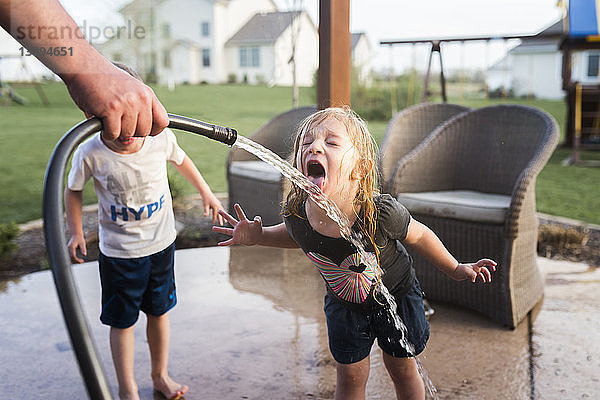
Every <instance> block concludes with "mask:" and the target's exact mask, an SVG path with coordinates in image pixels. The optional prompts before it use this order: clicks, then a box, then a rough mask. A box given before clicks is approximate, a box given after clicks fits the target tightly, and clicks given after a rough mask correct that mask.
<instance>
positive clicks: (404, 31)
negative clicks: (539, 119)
mask: <svg viewBox="0 0 600 400" xmlns="http://www.w3.org/2000/svg"><path fill="white" fill-rule="evenodd" d="M129 1H130V0H103V1H89V0H61V3H62V4H63V6H64V7H65V8H66V9H67V11H68V12H69V13H70V14H71V16H72V17H73V19H75V21H76V22H77V23H78V24H79V25H81V24H83V23H84V21H85V23H87V25H88V26H90V25H94V26H119V25H121V24H123V20H122V18H121V16H120V14H119V13H118V11H117V10H118V9H119V8H120V7H121V6H122V5H124V4H126V3H128V2H129ZM247 1H252V0H247ZM274 1H275V3H276V5H277V6H278V7H279V8H280V9H281V10H285V9H290V8H294V7H297V6H299V5H300V6H302V8H304V9H305V10H307V11H308V13H309V15H310V16H311V18H312V19H313V21H314V22H315V25H317V26H318V8H319V1H318V0H274ZM557 1H558V0H418V1H408V0H350V30H351V32H364V33H366V34H367V37H368V39H369V41H370V43H371V46H372V54H373V55H372V65H373V67H374V68H375V69H376V70H381V71H383V70H386V71H387V70H389V69H390V68H392V69H393V70H394V71H395V72H398V73H399V72H402V71H404V70H406V69H408V68H411V67H413V66H414V67H416V68H418V69H421V70H422V69H424V68H425V67H426V64H427V60H428V55H429V47H428V45H420V46H414V47H413V46H411V45H403V46H394V47H389V46H385V47H384V46H381V45H379V41H381V40H405V39H414V38H435V37H468V36H494V35H520V34H535V33H537V32H539V31H540V30H542V29H543V28H545V27H547V26H549V25H551V24H552V23H553V22H555V21H556V20H558V19H559V18H560V17H561V10H560V9H559V8H558V7H557V5H556V4H557ZM517 44H518V41H514V40H513V41H510V42H505V41H493V42H490V43H488V44H485V43H482V42H470V43H469V44H464V45H461V44H460V43H455V44H447V45H445V47H443V48H442V53H443V59H444V60H443V62H444V69H445V70H450V71H452V70H458V69H470V70H476V69H483V68H485V67H486V66H489V65H492V64H494V63H495V62H496V61H498V60H499V59H501V58H502V57H503V55H504V54H505V53H506V51H508V50H509V49H510V48H511V47H513V46H515V45H517ZM433 67H434V70H435V69H437V68H438V62H437V59H436V58H434V63H433Z"/></svg>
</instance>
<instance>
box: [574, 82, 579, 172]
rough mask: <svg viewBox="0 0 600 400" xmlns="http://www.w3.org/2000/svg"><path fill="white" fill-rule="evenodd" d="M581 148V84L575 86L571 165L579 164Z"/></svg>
mask: <svg viewBox="0 0 600 400" xmlns="http://www.w3.org/2000/svg"><path fill="white" fill-rule="evenodd" d="M580 147H581V83H579V82H578V83H577V84H576V86H575V137H574V140H573V163H575V164H576V165H578V164H579V162H580V158H579V149H580Z"/></svg>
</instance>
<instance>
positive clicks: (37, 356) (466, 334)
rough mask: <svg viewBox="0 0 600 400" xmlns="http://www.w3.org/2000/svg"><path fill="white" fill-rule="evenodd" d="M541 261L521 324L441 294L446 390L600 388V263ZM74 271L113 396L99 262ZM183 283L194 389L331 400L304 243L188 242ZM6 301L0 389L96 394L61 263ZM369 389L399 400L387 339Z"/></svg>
mask: <svg viewBox="0 0 600 400" xmlns="http://www.w3.org/2000/svg"><path fill="white" fill-rule="evenodd" d="M538 261H539V266H540V268H541V269H542V272H543V273H544V274H545V275H546V291H545V298H544V301H543V303H542V304H541V306H540V307H539V309H538V310H537V315H536V316H535V317H534V318H532V319H526V320H525V321H523V322H522V323H521V324H520V325H519V326H518V327H517V328H516V329H515V330H507V329H505V328H502V327H500V326H498V325H496V324H494V323H493V322H491V321H489V320H487V319H485V318H483V317H480V316H478V315H476V314H474V313H472V312H470V311H467V310H463V309H459V308H457V307H454V306H449V305H443V304H435V303H434V304H433V306H434V308H435V310H436V313H435V314H434V315H433V317H432V318H431V321H430V322H431V339H430V341H429V343H428V346H427V349H426V351H425V352H424V353H423V354H422V355H421V356H420V359H421V361H422V363H423V365H424V367H425V368H426V370H427V371H428V373H429V375H430V378H431V380H432V381H433V383H434V384H435V386H436V387H437V389H438V391H439V397H440V398H441V399H581V398H589V399H597V398H600V380H599V379H600V378H599V377H600V346H599V345H598V343H600V313H599V311H600V270H598V269H592V268H588V266H587V265H585V264H580V263H569V262H557V261H552V260H548V259H545V258H539V260H538ZM74 274H75V278H76V280H77V283H78V287H79V291H80V295H81V297H82V301H83V305H84V308H85V310H86V313H87V315H88V321H89V324H90V327H91V330H92V333H93V335H94V338H95V341H96V346H97V348H98V351H99V353H100V356H101V359H102V362H103V365H104V369H105V371H106V374H107V377H108V380H109V382H110V383H111V386H112V388H113V393H116V387H115V386H114V383H115V382H116V379H115V376H114V372H113V367H112V362H111V358H110V351H109V347H108V328H106V327H105V326H103V325H101V324H100V322H99V321H98V315H99V312H100V283H99V279H98V271H97V264H96V263H87V264H83V265H80V266H76V267H74ZM176 280H177V290H178V301H179V302H178V305H177V307H175V309H174V310H173V311H172V312H171V313H170V316H171V325H172V334H171V353H170V354H171V355H170V368H169V369H170V373H171V375H172V376H173V377H174V378H175V379H176V380H178V381H179V382H181V383H185V384H187V385H189V386H190V391H189V393H188V394H187V395H186V396H185V398H186V399H188V400H190V399H331V398H333V391H334V385H335V366H334V363H333V359H332V358H331V355H330V354H329V350H328V348H327V331H326V327H325V322H324V315H323V312H322V298H323V295H324V287H323V283H322V282H321V278H320V277H319V276H318V274H317V272H316V271H315V269H314V268H313V267H312V265H311V264H309V262H308V261H307V260H306V258H305V257H304V256H303V255H302V254H301V253H300V252H299V251H298V250H281V249H269V248H260V247H254V248H243V247H236V248H231V249H228V248H215V247H210V248H202V249H191V250H180V251H177V253H176ZM0 304H2V309H1V312H0V326H2V329H0V343H1V344H0V359H1V360H2V361H3V362H2V367H0V398H2V399H22V398H26V399H64V398H68V399H84V398H86V392H85V388H84V386H83V381H82V379H81V377H80V375H79V370H78V367H77V364H76V361H75V358H74V353H73V351H72V348H71V344H70V342H69V339H68V335H67V332H66V330H65V325H64V322H63V318H62V314H61V312H60V307H59V304H58V300H57V297H56V293H55V289H54V284H53V280H52V276H51V273H50V272H49V271H44V272H39V273H34V274H30V275H27V276H25V277H23V278H21V279H19V280H16V281H5V282H0ZM140 319H141V320H140V321H139V322H138V324H137V325H136V379H137V381H138V385H139V387H140V394H141V397H142V398H143V399H153V398H154V397H155V396H157V395H155V394H153V391H152V387H151V382H150V378H149V364H150V363H149V356H148V351H147V346H146V342H145V330H144V328H145V323H144V320H143V319H144V317H143V316H141V317H140ZM367 390H368V395H367V398H369V399H391V398H394V395H393V389H392V385H391V381H390V380H389V377H388V376H387V373H386V372H385V368H384V367H383V362H382V358H381V355H380V352H379V350H377V346H374V350H373V352H372V357H371V377H370V379H369V384H368V387H367ZM156 398H159V397H156Z"/></svg>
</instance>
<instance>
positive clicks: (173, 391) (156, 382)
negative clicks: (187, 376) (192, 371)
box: [152, 376, 189, 400]
mask: <svg viewBox="0 0 600 400" xmlns="http://www.w3.org/2000/svg"><path fill="white" fill-rule="evenodd" d="M152 383H153V386H154V390H156V391H157V392H160V393H161V394H162V395H163V396H165V397H166V398H167V399H169V400H177V399H180V398H182V397H183V395H184V394H185V393H186V392H187V391H188V390H189V388H188V387H187V386H186V385H180V384H179V383H177V382H175V381H174V380H173V379H171V378H170V377H169V376H166V377H163V378H156V379H154V378H153V379H152Z"/></svg>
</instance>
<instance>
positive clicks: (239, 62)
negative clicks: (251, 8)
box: [225, 11, 319, 86]
mask: <svg viewBox="0 0 600 400" xmlns="http://www.w3.org/2000/svg"><path fill="white" fill-rule="evenodd" d="M318 43H319V37H318V32H317V28H316V27H315V25H314V24H313V22H312V20H311V18H310V17H309V16H308V14H307V13H306V12H304V11H288V12H271V13H261V14H256V15H254V16H253V17H252V18H251V19H250V21H248V22H247V23H246V24H245V25H244V26H243V27H242V28H241V29H240V30H239V31H238V32H237V33H236V34H235V35H233V36H232V37H231V38H230V39H229V40H228V41H227V42H226V43H225V48H226V54H227V65H228V73H229V75H230V76H235V78H236V80H238V81H244V82H248V83H268V84H269V85H284V86H291V85H292V84H293V73H292V70H293V68H292V63H293V62H294V58H295V64H296V65H295V68H296V83H297V85H299V86H311V85H312V84H313V80H314V74H315V71H316V69H317V67H318V59H319V50H318Z"/></svg>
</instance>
